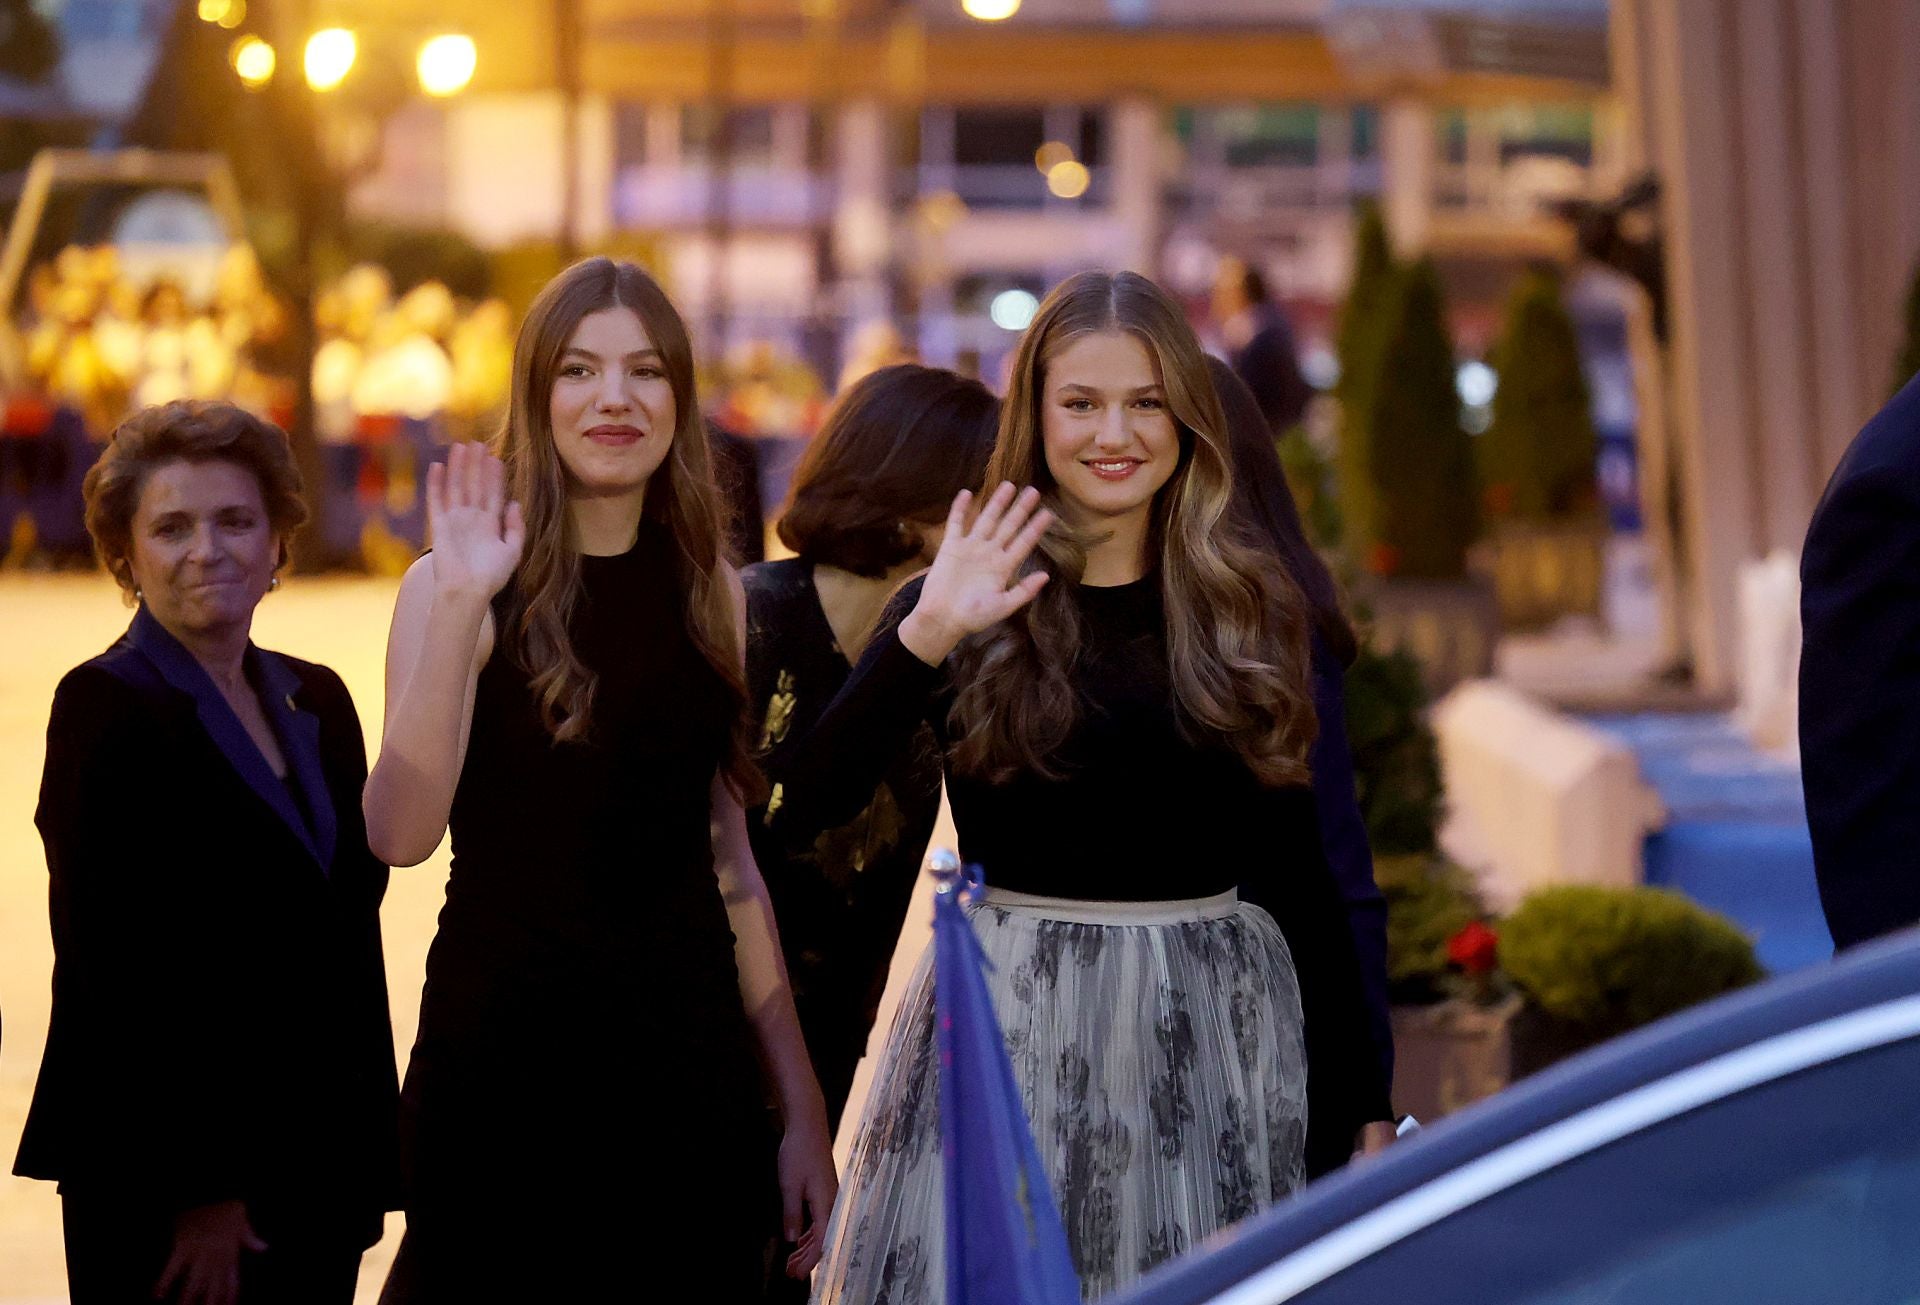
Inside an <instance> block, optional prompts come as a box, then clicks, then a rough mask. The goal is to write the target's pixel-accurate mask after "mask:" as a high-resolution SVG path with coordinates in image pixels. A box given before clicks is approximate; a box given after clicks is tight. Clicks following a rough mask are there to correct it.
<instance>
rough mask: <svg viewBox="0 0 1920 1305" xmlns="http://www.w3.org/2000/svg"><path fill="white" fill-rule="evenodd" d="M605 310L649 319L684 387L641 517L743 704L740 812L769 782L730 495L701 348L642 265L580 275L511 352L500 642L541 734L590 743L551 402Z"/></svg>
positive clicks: (558, 291) (729, 773) (499, 443)
mask: <svg viewBox="0 0 1920 1305" xmlns="http://www.w3.org/2000/svg"><path fill="white" fill-rule="evenodd" d="M607 308H629V309H632V310H633V312H634V313H635V315H637V316H638V317H639V318H640V324H641V326H643V327H644V328H645V329H646V333H647V339H648V341H649V342H651V344H652V345H653V347H654V348H655V349H657V350H659V351H660V363H661V367H662V369H663V370H664V371H665V372H666V374H667V381H668V383H669V384H670V385H671V386H672V387H673V404H674V430H673V443H672V445H671V447H670V449H669V451H668V453H667V459H666V461H665V463H663V464H662V467H661V470H660V471H657V472H655V473H654V475H653V478H652V479H651V481H650V482H649V483H648V485H647V497H646V505H645V508H644V518H645V519H646V520H649V521H654V522H658V523H659V524H661V525H663V526H664V527H666V529H667V530H668V531H669V532H670V533H671V534H672V536H673V539H674V543H675V545H676V547H675V549H674V565H675V571H676V574H677V578H678V580H679V582H680V588H681V592H682V593H683V594H685V596H686V628H687V634H688V635H689V636H690V637H691V638H692V639H693V643H694V646H695V647H696V648H698V649H699V650H700V654H701V656H703V657H705V658H706V660H707V662H708V663H709V664H710V665H711V666H712V667H713V669H714V672H715V673H716V674H717V675H719V677H720V679H721V682H722V683H723V684H725V686H726V689H727V693H728V694H729V696H730V698H731V700H732V706H733V717H734V724H733V732H732V740H731V743H730V746H729V749H728V754H727V759H726V763H725V767H724V771H725V774H726V777H727V781H728V783H729V784H730V785H732V787H733V788H734V790H735V792H736V793H737V794H738V795H739V796H740V797H741V798H742V800H743V801H745V800H751V799H752V798H753V797H754V796H755V795H757V794H758V792H759V789H760V787H761V783H762V781H761V778H760V774H759V771H758V769H757V768H756V767H755V766H754V763H753V759H752V753H751V752H750V750H749V747H748V738H747V720H746V711H745V707H746V697H747V690H746V681H745V678H744V675H743V673H742V671H741V663H740V636H739V632H738V630H737V628H736V625H735V613H734V600H733V594H732V591H731V587H730V586H729V585H728V584H727V581H726V578H725V576H724V574H723V570H724V568H725V567H726V565H727V558H726V556H725V544H724V542H723V540H724V536H723V533H722V526H721V523H722V520H723V517H722V511H721V506H720V492H719V490H718V489H717V488H716V487H715V485H714V479H713V459H712V455H711V452H710V450H709V448H708V446H707V431H706V423H705V422H704V421H703V420H702V418H701V415H700V396H699V393H698V391H697V389H696V387H695V384H694V372H693V346H692V343H691V341H689V339H688V338H687V328H686V324H685V323H684V322H682V321H681V320H680V314H679V312H678V311H677V310H675V308H674V306H673V304H672V302H671V301H669V300H668V298H667V295H666V292H665V291H663V290H662V289H661V288H660V286H659V285H658V283H656V282H655V281H654V279H653V278H652V277H650V276H648V275H647V274H646V273H645V272H644V271H642V270H641V269H640V268H638V267H636V266H634V265H633V264H632V263H618V262H615V261H613V260H612V259H609V258H589V259H586V260H584V261H582V262H579V263H575V264H574V265H573V266H572V267H570V268H568V269H567V270H566V271H564V272H562V273H561V274H560V275H559V276H557V277H555V278H554V279H553V280H552V281H549V282H548V283H547V286H546V288H545V289H544V290H542V291H541V292H540V296H539V298H537V299H535V300H534V301H533V306H532V307H531V308H529V309H528V310H527V317H526V320H525V321H524V322H523V323H521V326H520V335H519V338H518V339H517V340H516V341H515V342H514V346H513V393H512V398H511V400H510V402H509V404H508V407H507V417H506V422H505V425H504V426H503V427H502V428H501V431H500V433H499V435H498V436H497V437H496V439H495V448H496V451H497V452H498V453H499V455H500V457H501V459H502V460H503V461H504V462H505V463H506V464H507V485H508V488H509V490H510V492H511V493H512V495H513V497H514V498H515V499H516V500H518V501H519V503H520V506H521V509H522V510H523V511H524V512H525V513H526V521H527V546H526V551H525V553H524V554H523V555H522V557H521V559H520V566H519V568H518V569H517V570H516V571H515V572H514V575H513V580H512V583H510V584H509V585H508V587H507V593H506V608H505V620H504V621H503V622H502V623H501V625H502V639H503V643H504V646H505V648H506V649H507V652H508V654H509V655H510V656H511V657H512V658H513V661H514V663H515V664H516V665H518V666H519V667H520V668H521V669H522V670H524V671H526V672H527V673H528V674H529V675H530V676H532V677H533V678H532V687H533V693H534V698H535V701H536V702H537V703H538V704H539V708H540V718H541V721H542V723H543V724H545V726H546V727H547V729H548V731H549V732H550V733H551V734H552V735H553V737H554V739H555V741H556V742H563V741H567V740H573V739H581V738H585V737H586V736H587V734H588V732H589V731H590V730H591V729H592V726H593V702H594V694H595V691H596V689H597V688H598V687H599V685H598V681H597V677H596V676H595V675H594V673H593V672H592V671H591V670H590V669H589V668H588V667H587V665H586V663H585V662H583V661H581V660H580V656H579V654H578V653H577V652H576V651H575V649H574V646H573V641H572V639H571V638H569V637H568V634H567V627H568V624H569V621H570V619H571V618H572V616H573V613H574V610H575V608H576V607H577V606H578V605H579V602H580V570H581V567H580V548H579V543H578V541H577V540H576V539H575V538H574V532H573V525H572V518H571V516H570V514H569V513H568V511H567V500H568V496H569V482H568V477H567V470H566V467H565V466H564V465H563V464H562V463H561V461H560V455H559V453H558V451H557V450H555V448H554V445H553V423H552V398H553V384H554V379H555V376H556V374H557V373H558V371H559V366H560V357H561V354H562V353H564V352H565V350H566V347H567V345H568V343H569V342H570V341H571V340H572V339H573V333H574V331H575V330H576V329H578V327H579V325H580V321H581V319H582V318H584V317H586V316H588V315H589V314H592V313H597V312H600V311H601V310H603V309H607Z"/></svg>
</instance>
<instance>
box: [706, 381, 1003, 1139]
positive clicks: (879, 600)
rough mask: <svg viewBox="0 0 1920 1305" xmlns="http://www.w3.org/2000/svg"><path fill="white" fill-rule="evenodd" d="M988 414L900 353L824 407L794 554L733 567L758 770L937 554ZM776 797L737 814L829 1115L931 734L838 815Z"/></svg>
mask: <svg viewBox="0 0 1920 1305" xmlns="http://www.w3.org/2000/svg"><path fill="white" fill-rule="evenodd" d="M999 420H1000V403H999V401H998V400H997V399H995V398H994V397H993V395H992V394H991V393H990V392H989V391H988V390H987V388H986V387H985V386H984V385H981V384H980V383H979V382H978V381H974V380H968V379H967V378H965V377H962V376H957V375H955V374H954V373H952V372H949V371H942V370H939V369H936V368H932V367H921V366H917V365H915V364H912V363H903V364H899V365H897V366H893V367H886V368H882V369H881V370H879V371H877V372H873V373H871V374H870V375H868V376H866V377H865V378H863V379H862V380H860V381H858V382H856V383H855V384H854V385H853V386H852V387H851V388H850V389H848V390H847V391H846V392H845V393H844V394H843V395H841V397H840V399H839V400H838V402H836V403H835V404H834V407H833V410H832V411H831V412H830V413H828V415H827V419H826V422H825V424H824V425H823V426H822V427H821V429H820V431H819V433H818V434H816V435H815V436H814V437H813V441H812V443H811V444H809V446H808V448H807V453H806V457H805V458H804V459H803V460H802V461H801V463H800V466H799V468H798V470H797V471H796V472H795V473H794V481H793V493H792V498H791V499H790V500H789V502H788V504H787V508H786V511H785V512H784V514H782V516H781V518H780V524H779V533H780V538H781V540H782V541H784V542H785V543H786V545H787V547H789V548H791V549H793V550H794V552H795V553H797V554H798V556H797V557H791V558H787V559H784V560H782V561H778V562H764V563H761V564H760V565H758V566H751V567H748V568H747V570H746V572H745V576H744V579H745V581H746V586H747V693H748V701H749V702H750V703H751V704H752V705H753V707H754V708H755V709H757V710H761V711H763V712H764V715H763V717H762V719H761V724H760V737H759V744H760V752H761V758H762V761H763V763H764V764H765V765H767V766H768V767H769V768H770V769H775V770H784V767H785V764H786V761H787V758H788V757H789V756H790V754H791V752H792V750H793V745H794V744H795V743H796V742H797V741H798V740H799V739H801V738H803V737H805V735H806V734H807V732H808V731H809V730H811V729H812V728H813V725H814V723H815V722H816V721H818V720H819V719H820V716H821V713H823V712H824V711H825V710H826V708H827V704H828V703H830V702H832V701H833V699H834V695H836V694H838V693H839V692H840V689H841V687H842V686H843V685H845V683H846V681H847V676H848V675H849V674H850V673H851V671H852V670H853V663H854V662H856V661H858V660H859V658H860V653H861V651H862V650H863V649H864V648H865V647H866V640H867V635H868V633H869V632H870V631H871V630H872V628H873V625H874V622H875V621H876V620H878V619H879V616H880V610H881V608H882V607H883V606H884V605H885V603H886V601H887V598H888V597H889V596H890V595H891V594H892V593H893V591H894V590H895V589H896V588H898V587H899V585H900V582H901V581H903V580H905V579H906V578H907V577H908V576H910V575H912V574H913V573H914V572H916V571H919V570H922V569H924V568H925V567H926V565H927V563H928V562H930V561H932V559H933V555H934V554H935V553H936V552H938V551H939V548H940V539H941V536H942V534H943V533H944V531H945V527H946V519H947V508H948V506H949V505H950V504H951V503H952V502H953V496H954V495H955V494H958V493H959V492H960V491H961V490H963V489H970V488H974V487H976V486H978V485H979V484H980V478H981V477H982V476H984V475H985V474H986V470H987V458H988V456H989V455H990V454H991V453H992V452H993V435H994V429H995V427H996V426H997V425H998V424H999ZM783 797H784V791H783V790H782V789H781V788H776V789H775V790H774V792H773V794H772V796H771V797H770V799H769V802H768V803H767V804H763V805H762V806H760V807H758V808H756V809H754V810H752V811H750V812H748V819H747V829H748V833H749V835H750V836H751V837H752V839H753V850H754V859H755V860H756V861H757V862H758V863H759V866H760V873H761V875H762V876H763V877H764V878H765V879H766V882H767V891H768V893H769V895H770V896H771V897H772V899H773V907H774V915H775V918H776V919H778V920H779V922H780V941H781V944H782V946H783V948H784V949H785V952H786V958H787V973H788V975H789V976H790V978H791V980H792V983H793V998H794V1004H795V1005H796V1006H797V1007H798V1008H799V1011H800V1027H801V1030H802V1032H804V1033H805V1035H806V1039H807V1051H808V1053H809V1054H810V1055H811V1056H812V1058H813V1067H814V1071H815V1073H817V1074H818V1075H819V1077H820V1088H821V1092H822V1094H823V1095H824V1096H825V1097H826V1102H827V1118H828V1121H829V1122H830V1123H831V1124H833V1125H834V1126H835V1127H838V1125H839V1120H840V1111H841V1109H842V1108H843V1107H844V1106H845V1105H846V1101H847V1093H848V1090H849V1089H850V1088H851V1087H852V1085H853V1073H854V1068H855V1067H856V1066H857V1065H858V1064H859V1063H860V1057H861V1054H862V1052H863V1051H864V1050H865V1048H866V1044H867V1032H868V1030H869V1029H871V1028H872V1027H873V1020H874V1014H875V1012H876V1011H877V1010H878V1009H879V1005H880V997H881V994H882V993H883V992H884V991H885V988H886V983H887V968H888V964H889V962H890V961H891V960H892V958H893V948H894V944H895V942H896V941H897V940H898V939H899V936H900V925H901V922H902V921H903V920H904V919H905V918H906V912H907V904H908V897H909V895H910V894H911V892H912V890H913V885H914V882H915V881H916V879H917V877H918V874H919V869H920V861H921V858H922V856H923V854H924V853H925V852H926V848H927V840H928V839H929V838H931V837H932V835H933V826H934V820H935V818H936V817H937V816H938V814H939V809H940V754H939V750H938V748H937V746H936V745H935V743H934V739H933V734H932V731H931V730H929V729H927V728H926V727H925V726H924V725H923V726H922V727H921V729H920V730H919V731H918V733H917V734H916V736H915V738H914V740H913V742H912V744H911V745H910V746H909V747H908V748H907V749H905V750H904V751H903V752H901V754H900V755H899V757H898V758H897V759H896V761H895V763H894V765H893V766H892V767H891V768H890V769H889V770H888V772H887V775H886V777H885V778H884V779H883V780H882V781H881V782H880V785H879V787H878V788H876V789H874V790H873V793H872V800H871V801H870V802H869V803H867V805H866V806H865V807H864V808H863V809H862V810H861V811H860V813H859V814H858V815H857V816H855V817H854V818H853V819H852V820H850V821H847V822H844V823H840V824H836V825H834V826H832V827H830V828H817V827H813V826H806V827H796V826H795V825H793V824H791V823H784V822H783V823H781V824H780V825H779V828H778V829H777V830H776V829H775V827H774V825H775V822H774V821H773V820H772V819H771V818H770V817H771V816H772V815H773V814H775V812H777V806H776V805H775V804H777V803H779V802H780V801H781V800H782V798H783ZM769 807H773V808H774V810H773V811H770V810H769Z"/></svg>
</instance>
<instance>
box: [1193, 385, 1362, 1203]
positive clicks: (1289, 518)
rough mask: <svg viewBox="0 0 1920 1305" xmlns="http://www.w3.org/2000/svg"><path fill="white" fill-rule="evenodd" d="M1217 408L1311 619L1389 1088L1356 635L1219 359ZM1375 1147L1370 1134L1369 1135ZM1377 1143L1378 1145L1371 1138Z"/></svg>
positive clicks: (1354, 910)
mask: <svg viewBox="0 0 1920 1305" xmlns="http://www.w3.org/2000/svg"><path fill="white" fill-rule="evenodd" d="M1207 370H1208V371H1209V372H1211V373H1212V375H1213V386H1214V389H1215V390H1216V391H1218V392H1219V395H1220V408H1221V411H1222V412H1223V413H1225V415H1226V419H1227V439H1228V443H1229V444H1230V445H1231V448H1232V453H1233V499H1234V514H1235V515H1236V516H1237V517H1238V518H1239V519H1240V523H1241V526H1242V528H1243V529H1245V530H1246V531H1247V532H1248V533H1249V534H1250V535H1251V537H1252V538H1253V539H1254V541H1255V542H1256V543H1257V544H1259V545H1260V546H1261V547H1264V548H1267V549H1270V550H1271V551H1272V552H1273V554H1274V556H1276V557H1277V558H1279V559H1280V564H1281V565H1282V566H1283V567H1285V568H1286V571H1287V573H1288V574H1289V575H1291V576H1292V577H1293V580H1294V583H1295V584H1297V585H1299V586H1300V592H1301V593H1302V594H1303V595H1304V596H1305V598H1306V600H1307V607H1308V610H1309V611H1310V612H1311V614H1312V618H1313V636H1312V658H1313V704H1314V710H1315V712H1316V714H1317V715H1318V717H1319V722H1320V732H1319V734H1318V735H1317V736H1316V737H1315V739H1314V744H1313V751H1312V753H1311V754H1310V755H1309V763H1308V764H1309V765H1311V766H1312V768H1313V800H1314V805H1315V806H1316V807H1317V808H1318V810H1319V813H1320V844H1321V846H1322V847H1323V848H1324V849H1325V851H1326V855H1327V866H1328V868H1329V869H1330V870H1332V871H1333V876H1334V878H1335V879H1336V880H1337V881H1338V882H1339V884H1340V893H1341V896H1342V897H1343V898H1345V899H1346V903H1347V923H1348V924H1349V925H1350V926H1351V927H1352V929H1353V944H1354V949H1355V951H1356V952H1358V954H1359V960H1360V975H1361V979H1362V981H1363V982H1364V984H1365V985H1366V993H1367V1007H1368V1012H1369V1014H1370V1016H1371V1028H1372V1031H1373V1041H1374V1047H1375V1050H1376V1051H1377V1052H1378V1053H1379V1056H1380V1065H1381V1069H1382V1070H1383V1071H1384V1073H1385V1075H1386V1079H1387V1081H1388V1082H1392V1081H1393V1027H1392V1024H1391V1023H1390V1022H1389V1015H1388V1005H1387V903H1386V899H1385V898H1384V897H1382V896H1381V895H1380V888H1379V885H1377V884H1376V883H1375V882H1374V879H1373V852H1372V850H1371V849H1370V848H1369V847H1368V846H1367V827H1366V822H1365V821H1364V820H1363V819H1362V818H1361V815H1360V804H1359V802H1358V801H1357V800H1356V799H1355V796H1354V787H1353V751H1352V749H1351V748H1350V747H1349V746H1348V744H1347V710H1346V699H1345V694H1344V692H1343V684H1342V680H1343V677H1344V674H1345V671H1346V668H1347V667H1349V666H1351V665H1352V664H1353V659H1354V657H1355V656H1356V655H1357V654H1358V652H1359V645H1358V642H1357V641H1356V639H1355V638H1354V633H1353V626H1352V625H1351V624H1350V623H1349V622H1348V620H1347V617H1346V614H1345V613H1344V612H1343V611H1341V609H1340V593H1339V590H1338V589H1337V588H1336V587H1335V585H1334V583H1333V575H1332V573H1331V572H1329V571H1328V570H1327V564H1326V563H1325V562H1323V561H1321V560H1320V555H1319V554H1318V553H1316V552H1314V551H1313V545H1312V544H1310V543H1308V542H1307V532H1306V531H1305V530H1304V529H1303V528H1302V527H1301V524H1300V512H1299V509H1298V508H1297V506H1296V505H1295V504H1294V501H1293V491H1292V490H1291V489H1290V488H1289V487H1288V485H1287V476H1286V471H1285V470H1284V469H1283V468H1282V467H1281V465H1280V453H1279V449H1278V448H1277V447H1276V445H1275V444H1274V439H1275V433H1274V432H1273V430H1272V428H1271V427H1269V426H1268V424H1267V420H1266V418H1265V417H1263V416H1262V415H1261V412H1260V405H1259V403H1258V402H1257V401H1256V400H1255V399H1254V396H1253V391H1252V390H1250V389H1248V388H1247V385H1246V383H1245V382H1244V381H1242V380H1241V379H1240V377H1239V376H1238V375H1237V374H1235V372H1234V370H1233V368H1231V367H1229V366H1228V365H1227V364H1226V363H1224V362H1222V361H1220V360H1219V359H1218V358H1208V359H1207ZM1370 1127H1372V1128H1373V1132H1374V1134H1375V1135H1376V1138H1377V1137H1378V1134H1379V1132H1380V1130H1379V1128H1378V1126H1377V1125H1373V1126H1370ZM1378 1140H1384V1138H1378ZM1344 1159H1345V1157H1344V1155H1341V1154H1339V1153H1338V1150H1337V1148H1336V1149H1335V1153H1334V1154H1331V1155H1323V1156H1309V1157H1308V1168H1309V1169H1310V1170H1318V1169H1322V1168H1326V1167H1328V1165H1329V1162H1332V1163H1338V1162H1339V1161H1341V1160H1344Z"/></svg>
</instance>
